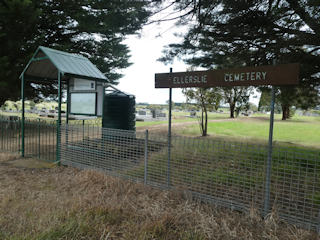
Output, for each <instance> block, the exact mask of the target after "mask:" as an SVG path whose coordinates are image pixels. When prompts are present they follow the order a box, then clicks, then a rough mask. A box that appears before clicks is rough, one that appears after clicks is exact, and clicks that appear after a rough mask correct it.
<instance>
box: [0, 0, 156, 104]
mask: <svg viewBox="0 0 320 240" xmlns="http://www.w3.org/2000/svg"><path fill="white" fill-rule="evenodd" d="M148 6H149V2H147V1H130V0H123V1H117V0H109V1H99V0H70V1H64V0H57V1H50V0H4V1H1V2H0V45H1V48H0V77H1V81H0V105H1V104H2V103H3V102H4V101H5V100H6V99H12V100H15V99H18V98H19V97H20V80H19V79H18V77H19V74H20V73H21V72H22V70H23V68H24V66H25V65H26V64H27V61H28V60H29V59H30V58H31V56H32V54H33V53H34V52H35V50H36V49H37V47H38V46H39V45H42V46H47V47H52V48H55V49H58V50H62V51H67V52H74V53H80V54H82V55H84V56H86V57H88V58H89V59H90V60H91V61H92V62H93V63H94V64H95V65H97V67H98V68H99V69H100V70H101V71H102V72H103V73H106V76H107V78H108V79H109V80H111V81H112V82H113V83H117V80H118V79H119V78H120V77H121V74H119V72H118V71H117V70H119V69H123V68H126V67H128V66H129V65H130V62H129V57H130V54H129V49H128V47H127V46H126V45H125V44H123V43H122V41H123V40H124V38H125V36H126V35H128V34H134V33H137V31H138V30H139V29H141V27H142V26H143V24H144V23H146V21H147V20H148V17H149V16H150V14H151V11H150V9H149V8H148ZM53 89H54V86H41V87H37V88H32V87H31V86H30V83H28V85H27V86H26V90H27V92H26V96H27V97H29V98H34V97H40V96H41V95H42V96H48V95H49V94H50V93H52V90H53Z"/></svg>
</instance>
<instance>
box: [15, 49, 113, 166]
mask: <svg viewBox="0 0 320 240" xmlns="http://www.w3.org/2000/svg"><path fill="white" fill-rule="evenodd" d="M20 79H21V99H22V121H21V134H22V156H24V124H25V106H24V100H25V82H26V81H31V82H35V83H40V84H41V83H44V84H54V83H55V84H57V86H58V114H57V115H58V121H57V145H59V143H60V139H59V135H60V134H59V131H60V125H61V101H62V85H66V86H67V112H66V120H67V122H68V117H69V113H70V112H71V113H74V114H81V115H100V114H101V113H100V112H99V111H102V107H98V105H99V106H102V101H103V94H104V86H103V84H102V83H108V80H107V78H106V76H105V75H104V74H102V73H101V72H100V70H99V69H98V68H97V67H96V66H95V65H94V64H93V63H91V62H90V60H89V59H87V58H86V57H83V56H81V55H78V54H71V53H67V52H63V51H58V50H55V49H51V48H47V47H42V46H40V47H38V49H37V50H36V52H35V53H34V55H33V57H32V58H31V59H30V60H29V62H28V64H27V66H26V67H25V69H24V70H23V72H22V73H21V75H20ZM97 83H99V84H97ZM79 96H80V97H79ZM69 98H71V101H69ZM84 104H87V106H85V105H84ZM80 106H82V107H81V108H80ZM92 106H93V107H92ZM84 109H85V110H84ZM57 151H59V147H57ZM58 158H59V153H57V161H59V159H58Z"/></svg>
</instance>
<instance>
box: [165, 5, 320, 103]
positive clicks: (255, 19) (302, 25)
mask: <svg viewBox="0 0 320 240" xmlns="http://www.w3.org/2000/svg"><path fill="white" fill-rule="evenodd" d="M176 9H177V10H178V9H183V12H181V16H183V17H182V18H181V19H180V22H179V24H189V25H190V28H189V30H188V32H187V33H186V34H185V35H184V36H183V41H182V42H181V43H179V44H171V45H169V46H168V47H167V49H166V50H165V51H164V56H163V57H162V58H160V60H161V61H163V62H170V61H171V60H173V59H174V58H175V57H177V56H178V57H180V58H182V59H183V60H184V61H185V62H186V63H188V64H190V65H193V66H201V67H204V68H208V69H210V68H211V69H212V68H216V67H217V66H219V65H220V66H221V65H223V63H224V62H226V61H227V59H230V58H234V57H235V56H236V57H237V58H238V59H239V60H241V62H244V65H247V66H257V65H271V64H272V61H273V59H276V60H277V63H293V62H298V63H300V64H301V72H300V80H301V83H300V85H299V86H298V87H284V88H282V87H281V88H280V89H279V91H280V92H281V94H282V95H283V96H282V97H281V98H280V99H281V100H282V102H281V105H282V107H283V109H289V108H290V106H292V105H296V106H298V107H302V108H307V107H312V106H315V105H316V104H319V85H320V38H319V34H320V4H319V1H317V0H309V1H305V0H253V1H246V0H240V1H229V0H213V1H212V0H196V1H194V0H181V1H177V2H176ZM289 97H290V99H289ZM293 100H294V101H293Z"/></svg>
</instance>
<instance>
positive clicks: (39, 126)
mask: <svg viewBox="0 0 320 240" xmlns="http://www.w3.org/2000/svg"><path fill="white" fill-rule="evenodd" d="M38 158H40V118H39V119H38Z"/></svg>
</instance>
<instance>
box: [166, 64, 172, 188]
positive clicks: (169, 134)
mask: <svg viewBox="0 0 320 240" xmlns="http://www.w3.org/2000/svg"><path fill="white" fill-rule="evenodd" d="M170 73H172V68H170ZM171 105H172V88H169V124H168V125H169V126H168V166H167V187H168V188H170V185H171V183H170V182H171V177H170V172H171V169H170V163H171V118H172V115H171Z"/></svg>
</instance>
